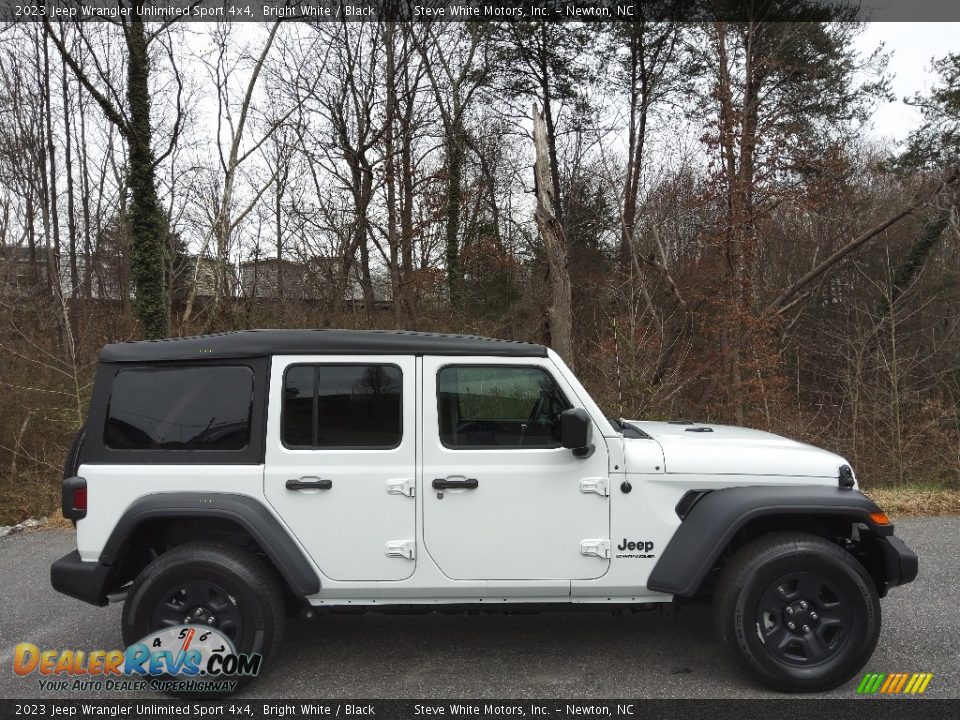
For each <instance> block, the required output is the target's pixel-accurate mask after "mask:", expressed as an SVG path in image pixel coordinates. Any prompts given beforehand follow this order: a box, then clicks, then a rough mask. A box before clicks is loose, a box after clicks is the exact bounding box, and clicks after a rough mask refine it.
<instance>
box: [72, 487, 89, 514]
mask: <svg viewBox="0 0 960 720" xmlns="http://www.w3.org/2000/svg"><path fill="white" fill-rule="evenodd" d="M73 509H74V510H86V509H87V489H86V488H85V487H81V488H74V489H73Z"/></svg>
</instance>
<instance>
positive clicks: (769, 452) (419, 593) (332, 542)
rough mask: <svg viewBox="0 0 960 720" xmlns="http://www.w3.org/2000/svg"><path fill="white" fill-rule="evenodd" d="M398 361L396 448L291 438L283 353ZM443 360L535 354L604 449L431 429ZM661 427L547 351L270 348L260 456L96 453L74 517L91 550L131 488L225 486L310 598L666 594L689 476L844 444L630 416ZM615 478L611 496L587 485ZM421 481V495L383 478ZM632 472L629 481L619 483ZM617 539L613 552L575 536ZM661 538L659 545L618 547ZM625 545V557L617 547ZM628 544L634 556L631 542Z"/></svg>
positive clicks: (728, 480) (782, 461) (737, 479)
mask: <svg viewBox="0 0 960 720" xmlns="http://www.w3.org/2000/svg"><path fill="white" fill-rule="evenodd" d="M325 359H326V360H335V362H338V363H344V362H371V361H372V362H390V363H393V364H396V365H398V366H400V367H401V370H402V372H403V378H404V381H403V410H402V413H403V429H404V430H403V439H402V442H401V444H400V445H399V446H398V447H397V448H395V449H393V450H360V451H357V450H333V451H331V450H327V451H318V450H289V449H286V448H284V447H283V445H282V444H281V443H280V403H279V400H280V397H281V393H282V389H283V369H284V368H285V367H287V366H288V365H290V364H294V363H315V362H323V361H324V360H325ZM450 364H494V365H510V364H515V365H525V366H530V365H537V366H540V367H543V368H544V369H546V370H547V371H548V372H550V373H551V374H552V375H553V377H554V378H555V379H556V380H557V382H558V384H559V385H560V386H561V388H562V389H563V391H564V393H565V394H566V395H567V397H568V399H569V400H570V401H571V402H572V403H573V405H574V406H579V407H583V408H584V409H586V410H587V412H588V413H589V414H590V416H591V418H592V420H593V423H594V427H593V443H594V444H595V446H596V452H595V453H594V454H593V455H592V456H591V457H590V458H588V459H585V460H584V459H578V458H575V457H574V456H573V453H572V452H571V451H569V450H565V449H559V448H558V449H551V450H534V449H530V450H450V449H447V448H444V447H443V445H442V444H441V443H440V441H439V437H438V418H437V403H436V394H435V390H436V388H435V383H436V371H437V370H438V369H439V368H440V367H442V366H444V365H450ZM636 424H637V425H639V426H640V427H641V428H643V429H644V431H646V432H647V433H649V434H650V435H651V436H652V439H625V438H624V437H623V436H622V435H620V434H619V433H617V432H616V431H615V430H614V428H613V426H611V424H610V423H609V422H608V421H607V420H606V418H605V417H604V416H603V415H602V413H601V411H600V409H599V408H598V407H597V406H596V404H595V403H594V401H593V400H592V399H591V398H590V396H589V395H588V394H587V392H586V390H584V389H583V386H582V385H581V384H580V383H579V381H578V380H577V379H576V377H574V375H573V374H572V373H571V372H570V370H569V369H568V368H567V367H566V366H565V365H564V364H563V362H562V361H561V360H560V359H559V357H558V356H556V354H555V353H553V352H550V353H549V356H548V357H547V358H497V357H456V358H453V357H429V356H428V357H423V358H420V357H413V356H382V357H381V356H369V355H364V356H357V357H349V356H342V355H340V356H336V358H335V359H333V358H324V357H323V356H313V355H310V356H282V357H275V358H274V359H273V360H272V371H271V379H270V398H269V409H268V417H267V430H266V451H265V465H157V464H150V465H146V464H145V465H91V464H86V465H83V466H82V467H81V468H80V472H79V474H80V475H81V476H83V477H84V478H86V479H87V483H88V493H89V510H88V514H87V517H86V518H84V519H83V520H80V521H79V522H78V524H77V544H78V549H79V551H80V555H81V557H82V558H83V560H85V561H96V560H97V558H98V557H99V555H100V552H101V550H102V548H103V545H104V544H105V542H106V540H107V538H108V537H109V535H110V533H111V532H112V531H113V528H114V527H115V525H116V523H117V521H118V520H119V518H120V517H121V516H122V515H123V513H124V512H125V511H126V510H127V508H128V507H129V506H130V505H131V504H132V503H133V502H135V501H136V500H137V499H138V498H140V497H143V496H145V495H149V494H154V493H164V492H204V491H208V492H231V493H239V494H243V495H247V496H250V497H253V498H255V499H257V500H259V501H260V502H263V503H264V505H265V506H266V507H267V508H268V509H269V510H270V512H271V513H272V514H273V515H274V516H275V517H277V519H278V520H279V521H280V523H281V525H282V526H283V527H284V528H286V529H287V531H288V532H289V533H290V535H291V537H293V538H294V540H295V542H296V543H297V544H298V546H300V547H301V549H302V550H303V551H304V554H305V556H306V557H307V558H308V560H309V561H310V563H311V565H312V566H313V568H314V569H315V571H316V572H317V575H318V577H319V578H320V582H321V590H320V592H319V593H318V594H316V595H315V596H312V597H310V598H308V599H309V600H310V602H311V603H313V604H315V605H351V604H372V605H377V604H444V603H471V602H477V603H502V602H519V603H523V602H597V603H606V602H657V601H666V600H669V599H670V597H669V596H666V595H662V594H659V593H653V592H649V591H647V590H646V582H647V578H648V576H649V574H650V572H651V570H652V569H653V567H654V565H655V564H656V561H657V559H658V558H659V557H660V555H661V553H662V552H663V549H664V548H665V547H666V545H667V543H668V542H669V540H670V538H671V537H672V535H673V533H674V532H675V531H676V528H677V527H678V526H679V524H680V520H679V518H678V517H677V515H676V513H675V510H674V508H675V506H676V504H677V502H678V501H679V500H680V498H681V497H682V496H683V494H684V493H685V492H687V491H688V490H691V489H711V488H713V489H720V488H724V487H735V486H745V485H784V484H793V485H821V484H822V485H835V484H836V482H837V481H836V477H837V470H838V468H839V466H840V465H841V464H844V462H845V461H844V460H843V458H841V457H839V456H837V455H834V454H832V453H829V452H826V451H823V450H819V449H817V448H814V447H811V446H809V445H803V444H801V443H796V442H793V441H791V440H788V439H786V438H781V437H778V436H776V435H771V434H769V433H761V432H758V431H753V430H746V429H741V428H729V427H723V426H715V425H712V426H710V427H712V428H713V429H714V432H713V433H688V432H686V431H685V428H687V427H690V426H684V425H672V424H669V423H647V422H638V423H636ZM450 475H466V476H469V477H476V478H477V480H478V483H479V486H478V488H477V490H447V491H445V493H444V495H445V496H444V499H443V500H438V499H437V497H436V492H435V491H434V490H433V489H432V487H431V486H430V483H431V481H432V479H433V478H435V477H447V476H450ZM302 476H315V477H324V478H329V479H331V480H332V481H333V488H332V489H331V490H329V491H324V490H308V491H290V490H287V489H286V488H285V487H284V483H285V482H286V480H288V479H291V478H298V477H302ZM584 478H589V479H597V478H601V479H602V478H607V479H608V486H609V496H604V495H600V494H596V493H593V492H586V493H584V492H581V491H580V487H579V483H580V480H582V479H584ZM398 479H408V480H410V481H412V483H413V485H414V489H415V495H414V496H413V497H409V496H406V495H401V494H389V493H388V492H387V481H388V480H398ZM624 482H627V483H629V485H630V491H629V492H625V491H624V489H623V487H622V486H623V483H624ZM604 538H606V539H609V541H610V550H611V551H610V558H609V559H606V558H599V557H595V556H586V555H582V554H581V553H580V547H579V544H580V542H581V541H582V540H586V539H593V540H599V539H604ZM392 541H409V542H413V547H414V548H415V556H416V557H415V559H412V560H411V559H407V558H402V557H388V556H387V554H386V543H387V542H392ZM625 541H626V542H629V541H634V542H636V541H643V542H652V543H653V550H652V551H651V553H650V554H651V555H653V557H651V558H638V557H636V555H637V553H635V552H630V551H625V550H621V549H620V546H621V545H622V544H623V543H624V542H625ZM618 555H620V556H621V557H618ZM628 555H632V556H633V557H626V556H628Z"/></svg>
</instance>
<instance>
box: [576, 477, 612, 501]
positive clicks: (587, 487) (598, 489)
mask: <svg viewBox="0 0 960 720" xmlns="http://www.w3.org/2000/svg"><path fill="white" fill-rule="evenodd" d="M580 492H582V493H596V494H597V495H602V496H604V497H605V496H607V495H609V494H610V481H609V480H608V479H607V478H584V479H583V480H581V481H580Z"/></svg>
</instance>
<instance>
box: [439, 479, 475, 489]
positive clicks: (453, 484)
mask: <svg viewBox="0 0 960 720" xmlns="http://www.w3.org/2000/svg"><path fill="white" fill-rule="evenodd" d="M479 486H480V483H478V482H477V479H476V478H467V479H466V480H447V479H446V478H437V479H436V480H434V481H433V487H434V489H435V490H443V489H444V488H465V489H467V490H476V489H477V488H478V487H479Z"/></svg>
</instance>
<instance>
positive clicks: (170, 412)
mask: <svg viewBox="0 0 960 720" xmlns="http://www.w3.org/2000/svg"><path fill="white" fill-rule="evenodd" d="M252 404H253V371H252V370H251V369H250V368H248V367H244V366H240V365H230V366H219V367H218V366H209V365H204V366H203V367H178V368H162V369H161V368H143V369H135V370H121V371H120V372H118V373H117V374H116V376H115V377H114V379H113V387H112V391H111V394H110V405H109V407H108V409H107V422H106V428H105V430H104V438H103V439H104V443H105V444H106V445H107V447H109V448H112V449H114V450H243V449H244V448H245V447H246V446H247V444H248V443H249V442H250V417H251V409H252Z"/></svg>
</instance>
